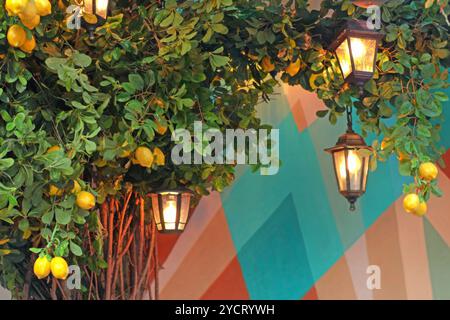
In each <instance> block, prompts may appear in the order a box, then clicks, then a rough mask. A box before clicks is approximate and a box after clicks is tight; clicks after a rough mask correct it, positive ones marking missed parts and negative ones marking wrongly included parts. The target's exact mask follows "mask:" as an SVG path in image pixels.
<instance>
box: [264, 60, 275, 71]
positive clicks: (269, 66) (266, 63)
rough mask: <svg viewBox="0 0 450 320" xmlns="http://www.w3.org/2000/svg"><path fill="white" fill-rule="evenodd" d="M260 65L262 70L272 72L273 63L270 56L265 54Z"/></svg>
mask: <svg viewBox="0 0 450 320" xmlns="http://www.w3.org/2000/svg"><path fill="white" fill-rule="evenodd" d="M261 67H262V69H263V71H264V72H272V71H273V70H275V65H274V64H273V63H272V60H271V59H270V57H267V56H266V57H264V58H263V60H262V62H261Z"/></svg>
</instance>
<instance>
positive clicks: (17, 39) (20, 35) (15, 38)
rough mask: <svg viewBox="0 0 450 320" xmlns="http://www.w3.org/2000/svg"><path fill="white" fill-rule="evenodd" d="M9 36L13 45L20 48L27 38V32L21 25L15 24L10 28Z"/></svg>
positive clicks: (10, 43) (9, 40) (9, 41)
mask: <svg viewBox="0 0 450 320" xmlns="http://www.w3.org/2000/svg"><path fill="white" fill-rule="evenodd" d="M7 38H8V43H9V45H10V46H11V47H15V48H18V47H20V46H22V45H23V44H24V43H25V41H26V40H27V34H26V32H25V30H23V28H22V27H21V26H19V25H18V24H14V25H12V26H11V27H10V28H9V29H8V34H7Z"/></svg>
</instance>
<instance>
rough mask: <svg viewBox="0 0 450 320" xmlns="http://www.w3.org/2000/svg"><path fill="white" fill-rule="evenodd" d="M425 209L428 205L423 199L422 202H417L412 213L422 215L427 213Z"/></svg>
mask: <svg viewBox="0 0 450 320" xmlns="http://www.w3.org/2000/svg"><path fill="white" fill-rule="evenodd" d="M427 210H428V206H427V203H426V202H425V201H424V202H421V203H420V204H419V206H418V207H417V208H416V210H414V211H413V212H412V213H414V214H415V215H418V216H420V217H422V216H424V215H425V214H426V213H427Z"/></svg>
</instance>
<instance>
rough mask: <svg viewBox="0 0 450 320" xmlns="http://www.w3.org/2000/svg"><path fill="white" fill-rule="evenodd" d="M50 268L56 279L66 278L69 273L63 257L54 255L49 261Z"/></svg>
mask: <svg viewBox="0 0 450 320" xmlns="http://www.w3.org/2000/svg"><path fill="white" fill-rule="evenodd" d="M50 270H51V271H52V275H53V276H54V277H55V278H56V279H60V280H66V278H67V276H68V275H69V266H68V265H67V262H66V260H65V259H64V258H61V257H54V258H53V259H52V261H51V262H50Z"/></svg>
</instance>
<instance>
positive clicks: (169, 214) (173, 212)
mask: <svg viewBox="0 0 450 320" xmlns="http://www.w3.org/2000/svg"><path fill="white" fill-rule="evenodd" d="M176 218H177V206H176V203H175V201H173V200H169V201H167V203H166V207H165V208H164V222H165V225H166V229H167V230H174V229H175V220H176Z"/></svg>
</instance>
